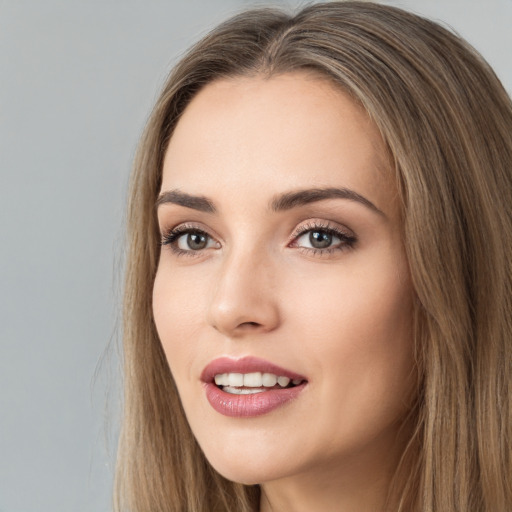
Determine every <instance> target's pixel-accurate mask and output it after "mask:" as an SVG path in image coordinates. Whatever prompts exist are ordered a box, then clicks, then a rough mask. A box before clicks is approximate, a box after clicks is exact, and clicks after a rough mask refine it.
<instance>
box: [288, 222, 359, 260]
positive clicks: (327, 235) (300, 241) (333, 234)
mask: <svg viewBox="0 0 512 512" xmlns="http://www.w3.org/2000/svg"><path fill="white" fill-rule="evenodd" d="M297 231H298V233H296V234H295V235H294V241H293V243H292V247H297V248H300V249H303V250H305V251H313V252H314V253H315V254H316V253H331V252H334V251H338V250H344V249H348V248H351V247H353V245H354V244H355V242H356V237H355V236H354V235H353V234H352V233H351V232H350V233H349V232H343V231H342V230H341V229H338V228H335V227H333V226H331V225H312V226H311V225H308V226H302V227H300V228H299V229H298V230H297Z"/></svg>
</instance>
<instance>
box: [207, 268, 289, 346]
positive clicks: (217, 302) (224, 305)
mask: <svg viewBox="0 0 512 512" xmlns="http://www.w3.org/2000/svg"><path fill="white" fill-rule="evenodd" d="M270 274H271V272H270V268H269V266H268V265H265V264H264V263H263V264H261V265H254V264H249V263H248V261H244V262H241V263H238V264H237V263H236V262H234V261H231V262H230V263H229V264H226V266H225V268H224V269H223V271H222V272H221V275H220V278H219V280H218V282H217V286H216V289H215V290H214V292H213V297H212V301H211V305H210V308H209V318H208V322H209V323H210V325H211V326H212V327H213V328H214V329H215V330H217V331H218V332H220V333H222V334H224V335H226V336H229V337H239V336H243V335H244V334H246V333H253V334H254V333H265V332H269V331H272V330H274V329H275V328H276V327H277V326H278V325H279V322H280V315H279V308H278V303H277V297H276V296H275V294H274V292H273V289H274V287H272V286H269V285H270V282H271V281H272V276H271V275H270Z"/></svg>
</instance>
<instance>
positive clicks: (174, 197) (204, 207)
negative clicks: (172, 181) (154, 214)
mask: <svg viewBox="0 0 512 512" xmlns="http://www.w3.org/2000/svg"><path fill="white" fill-rule="evenodd" d="M167 203H172V204H177V205H179V206H185V207H186V208H191V209H193V210H199V211H200V212H206V213H215V212H216V211H217V209H216V208H215V205H214V204H213V201H211V200H210V199H208V198H207V197H204V196H193V195H191V194H186V193H185V192H181V191H180V190H169V191H167V192H162V193H161V194H160V195H159V196H158V199H157V200H156V203H155V206H156V208H158V207H159V206H160V205H162V204H167Z"/></svg>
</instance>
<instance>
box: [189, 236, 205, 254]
mask: <svg viewBox="0 0 512 512" xmlns="http://www.w3.org/2000/svg"><path fill="white" fill-rule="evenodd" d="M206 243H207V240H206V235H204V234H202V233H189V235H188V239H187V244H188V246H189V247H190V248H191V249H194V250H196V251H197V250H199V249H204V248H205V247H206Z"/></svg>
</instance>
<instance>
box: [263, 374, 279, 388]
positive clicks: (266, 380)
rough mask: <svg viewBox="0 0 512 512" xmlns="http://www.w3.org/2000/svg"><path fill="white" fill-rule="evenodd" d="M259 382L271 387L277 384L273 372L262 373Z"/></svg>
mask: <svg viewBox="0 0 512 512" xmlns="http://www.w3.org/2000/svg"><path fill="white" fill-rule="evenodd" d="M261 382H262V384H263V385H264V386H265V387H266V388H273V387H274V386H275V385H276V384H277V377H276V376H275V375H274V374H273V373H264V374H263V376H262V378H261Z"/></svg>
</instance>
